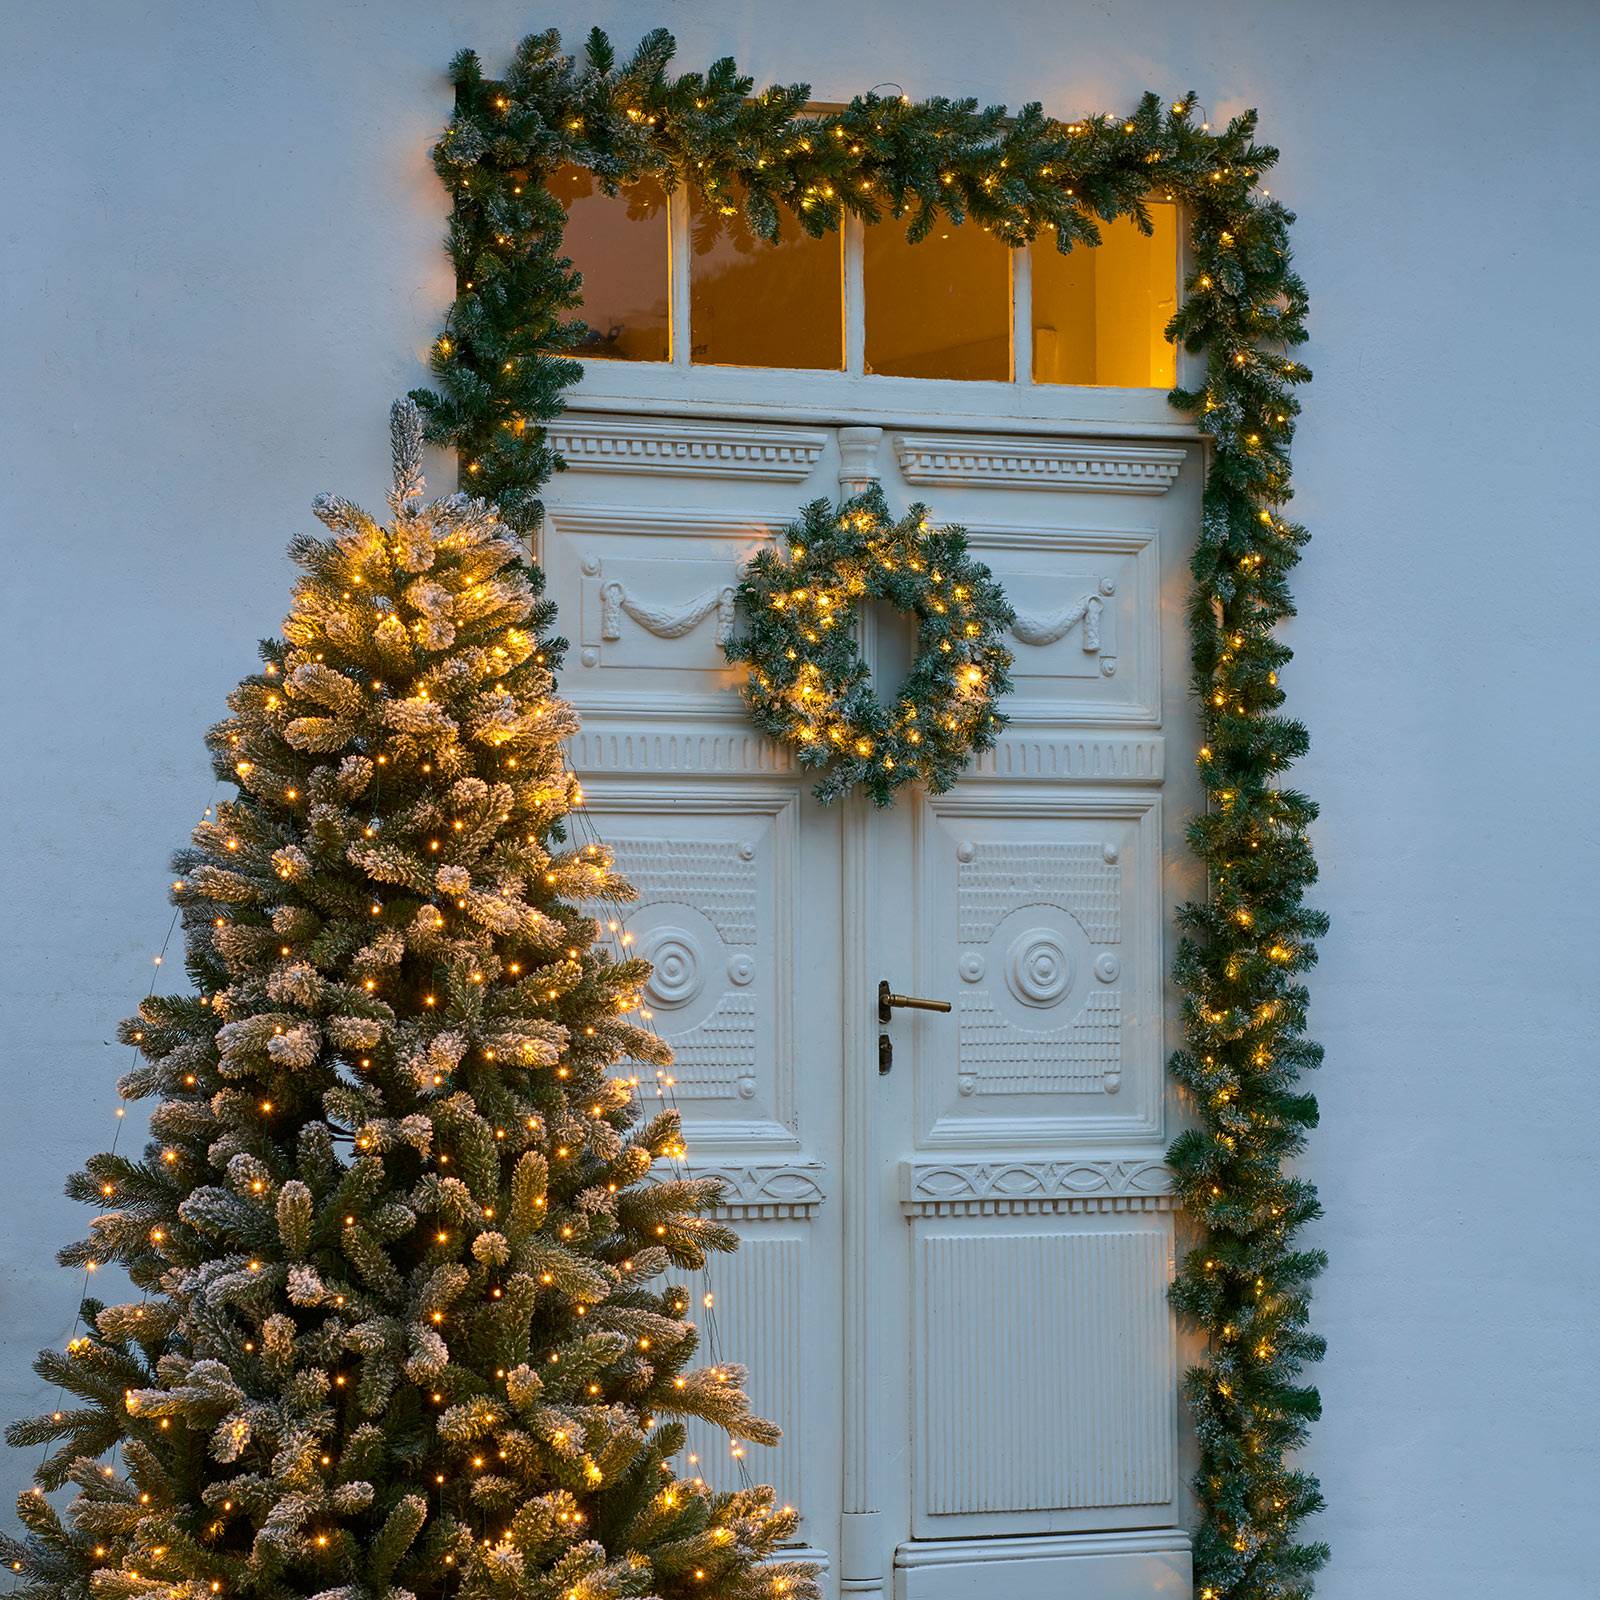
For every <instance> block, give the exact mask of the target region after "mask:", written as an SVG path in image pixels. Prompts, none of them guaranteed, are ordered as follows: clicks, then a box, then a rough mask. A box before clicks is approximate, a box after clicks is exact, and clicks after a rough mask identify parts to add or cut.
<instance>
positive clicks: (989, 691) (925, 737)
mask: <svg viewBox="0 0 1600 1600" xmlns="http://www.w3.org/2000/svg"><path fill="white" fill-rule="evenodd" d="M784 544H785V551H784V553H783V554H779V552H778V551H777V549H775V548H774V547H772V546H767V547H765V548H763V549H762V550H760V551H758V552H757V553H756V555H755V556H754V557H753V558H752V559H751V561H750V563H749V565H748V566H747V567H746V568H745V570H744V572H743V574H742V575H741V579H740V583H739V600H740V603H741V605H742V606H743V609H744V613H745V615H746V616H747V617H748V618H749V619H750V631H749V632H748V633H746V634H745V635H744V636H743V637H742V638H738V639H730V640H729V641H728V644H727V646H726V652H727V657H728V659H729V660H730V661H733V662H739V663H743V664H745V665H746V666H747V667H748V668H749V675H748V677H747V678H746V680H745V687H744V697H745V704H746V705H748V706H749V708H750V715H751V718H752V719H753V720H754V722H755V724H756V726H757V727H758V728H760V729H761V730H762V731H763V732H764V733H768V734H770V735H771V736H772V737H773V738H774V739H776V740H778V741H779V742H780V743H782V744H786V745H788V746H789V747H790V748H791V749H792V750H794V752H795V754H796V756H797V757H798V759H799V761H800V763H801V765H802V766H808V767H820V768H822V778H821V779H820V781H819V782H818V783H817V785H816V787H815V788H814V789H813V790H812V793H813V794H815V795H816V797H817V799H819V800H821V801H822V802H823V803H824V804H827V803H828V802H830V801H833V800H836V799H838V798H839V796H840V795H842V794H845V793H847V792H848V791H849V790H850V789H852V788H854V787H855V786H856V785H857V784H859V785H860V786H861V787H862V789H863V790H864V791H865V792H866V793H867V794H868V795H870V796H871V797H872V802H873V804H874V805H879V806H887V805H891V804H893V802H894V796H895V793H896V791H897V790H898V789H900V788H901V787H902V786H903V785H905V784H908V783H921V784H924V785H926V787H927V788H928V789H930V790H931V791H932V792H933V793H934V794H943V793H944V792H945V790H947V789H948V788H949V787H950V786H951V785H952V784H953V783H954V782H955V781H956V779H957V778H958V777H959V776H960V774H961V771H962V769H963V768H964V767H965V766H966V765H967V763H968V762H969V761H970V760H971V759H972V757H973V756H974V755H975V754H976V753H977V752H978V751H979V750H989V749H992V748H993V747H994V741H995V735H996V734H998V733H999V731H1000V730H1001V728H1003V727H1004V726H1005V721H1006V719H1005V717H1004V716H1003V715H1002V714H1001V713H1000V712H999V711H998V710H997V709H996V702H997V700H998V698H999V696H1000V695H1002V694H1004V693H1006V691H1007V690H1009V689H1010V687H1011V678H1010V676H1009V673H1010V667H1011V652H1010V651H1009V650H1007V649H1006V647H1005V645H1004V644H1002V643H1001V635H1002V633H1003V632H1004V631H1005V629H1006V628H1008V627H1010V625H1011V622H1012V620H1013V615H1014V614H1013V612H1012V610H1011V607H1010V606H1009V605H1008V604H1007V603H1006V598H1005V596H1004V594H1002V593H1001V590H1000V585H999V584H998V583H996V582H995V581H994V578H993V577H992V576H991V575H990V572H989V569H988V568H987V567H985V566H983V565H981V564H980V563H978V562H976V561H974V560H973V559H972V557H971V556H970V555H968V554H967V536H966V531H965V530H964V529H962V528H957V527H936V526H935V525H934V524H933V523H931V522H929V520H928V508H927V507H926V506H921V505H914V506H912V508H911V509H910V511H908V512H907V513H906V514H905V516H903V517H902V518H901V519H900V520H899V521H898V522H896V521H895V520H894V518H893V516H891V514H890V512H889V507H888V504H887V503H886V502H885V500H884V498H883V491H882V490H881V489H880V488H879V487H878V486H877V484H873V485H872V487H871V488H869V489H868V490H867V491H866V492H865V493H864V494H859V495H856V496H855V497H854V498H853V499H850V500H847V501H845V503H844V504H843V505H842V506H840V507H838V508H837V509H835V508H834V506H833V505H832V504H831V503H830V502H829V501H827V500H813V501H812V502H811V504H810V505H808V506H806V507H805V509H804V510H803V511H802V512H801V514H800V520H799V521H798V522H793V523H791V524H790V525H789V526H788V528H786V529H785V530H784ZM863 600H884V601H887V602H888V603H889V604H890V605H892V606H895V607H897V608H898V609H899V610H901V611H905V612H909V613H910V614H911V615H913V616H914V617H915V618H916V619H917V653H916V658H915V660H914V661H913V662H912V663H911V671H910V672H909V673H908V674H907V675H906V680H905V682H904V683H902V684H901V685H900V688H899V690H898V691H897V692H896V694H895V698H894V705H893V707H889V706H885V705H884V703H883V702H882V701H881V700H880V699H879V698H878V696H877V695H876V694H875V693H874V692H873V688H872V674H871V671H870V670H869V668H868V667H867V664H866V662H865V661H863V660H862V659H861V651H860V649H859V647H858V646H857V644H856V638H855V627H854V624H855V620H856V613H857V612H858V610H859V609H860V606H861V602H862V601H863Z"/></svg>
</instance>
